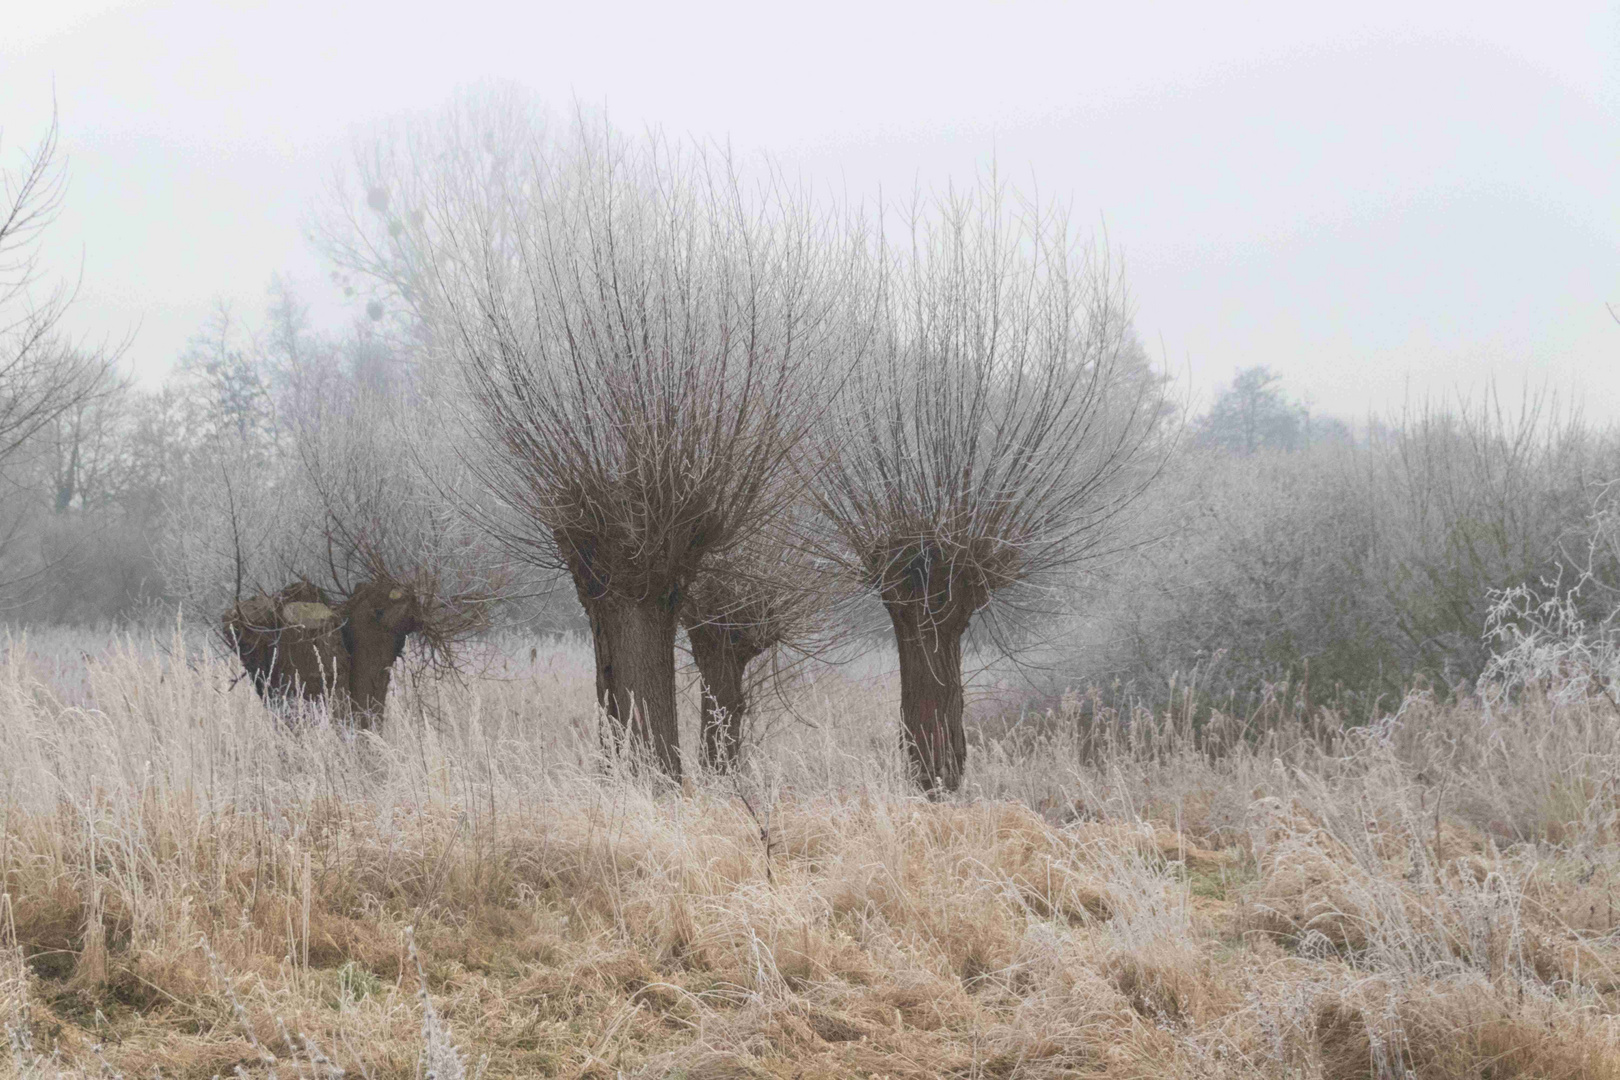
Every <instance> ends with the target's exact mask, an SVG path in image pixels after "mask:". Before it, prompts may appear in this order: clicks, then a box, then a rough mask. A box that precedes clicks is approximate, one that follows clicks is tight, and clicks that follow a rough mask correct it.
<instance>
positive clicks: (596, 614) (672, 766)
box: [579, 589, 681, 780]
mask: <svg viewBox="0 0 1620 1080" xmlns="http://www.w3.org/2000/svg"><path fill="white" fill-rule="evenodd" d="M579 592H580V602H581V603H582V604H584V606H585V613H586V614H587V615H588V616H589V617H590V620H591V643H592V645H593V646H595V652H596V700H597V701H598V702H599V703H600V704H601V706H602V709H603V711H605V712H606V713H607V716H608V725H609V729H610V730H611V733H612V738H613V741H614V743H615V744H622V742H623V739H624V735H625V732H627V731H628V732H629V735H630V746H631V747H632V749H635V750H641V751H645V752H647V753H649V754H650V755H651V757H652V760H653V762H654V763H655V764H657V766H658V767H659V768H660V769H662V770H663V771H664V772H665V773H667V774H668V775H669V776H671V777H673V778H674V779H677V780H679V779H680V776H681V735H680V728H679V726H678V725H677V723H676V715H675V604H674V602H673V598H672V597H655V598H653V599H650V600H630V599H627V598H625V597H621V596H618V595H617V594H615V593H612V592H604V593H600V594H599V595H595V596H591V595H589V594H588V593H587V592H586V590H584V589H580V590H579ZM616 748H617V745H616V746H615V749H616Z"/></svg>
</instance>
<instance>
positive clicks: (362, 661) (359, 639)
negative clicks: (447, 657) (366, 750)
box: [349, 633, 405, 731]
mask: <svg viewBox="0 0 1620 1080" xmlns="http://www.w3.org/2000/svg"><path fill="white" fill-rule="evenodd" d="M351 640H352V642H353V645H352V649H353V651H352V653H351V658H350V661H349V698H350V702H351V707H352V708H353V710H354V720H355V724H356V726H358V727H359V728H360V729H361V730H362V731H369V730H370V729H371V728H373V727H381V726H382V719H383V711H384V709H385V708H386V706H387V703H388V682H389V669H390V668H392V667H393V664H394V661H395V660H397V659H399V657H400V654H401V653H403V652H404V649H405V635H404V634H400V635H398V636H397V637H395V636H394V635H391V634H390V635H377V634H364V633H362V634H355V635H353V636H352V638H351Z"/></svg>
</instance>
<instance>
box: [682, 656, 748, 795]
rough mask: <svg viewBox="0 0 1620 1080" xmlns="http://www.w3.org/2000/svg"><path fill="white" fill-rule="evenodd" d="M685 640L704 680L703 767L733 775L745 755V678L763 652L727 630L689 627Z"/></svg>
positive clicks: (746, 702)
mask: <svg viewBox="0 0 1620 1080" xmlns="http://www.w3.org/2000/svg"><path fill="white" fill-rule="evenodd" d="M686 636H687V639H688V640H689V641H691V643H692V659H693V661H694V662H696V664H697V669H698V675H699V676H700V677H701V678H702V680H703V705H702V719H701V730H702V740H703V741H702V744H701V745H702V755H703V766H704V768H707V769H715V770H717V771H719V772H731V771H732V770H733V769H735V768H736V767H737V762H738V759H739V758H740V756H741V753H742V729H743V720H744V718H745V717H746V716H747V715H748V688H747V684H746V682H745V681H744V680H745V676H746V675H747V673H748V665H749V664H750V663H751V662H752V661H753V659H754V658H755V657H756V656H758V655H759V654H760V653H761V652H763V651H764V650H763V649H759V648H756V647H755V646H753V645H752V644H750V643H749V642H746V641H744V640H743V635H742V634H741V633H740V632H738V631H737V630H736V629H734V628H731V627H726V626H714V625H702V624H700V625H698V626H689V627H687V628H686Z"/></svg>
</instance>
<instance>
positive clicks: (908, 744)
mask: <svg viewBox="0 0 1620 1080" xmlns="http://www.w3.org/2000/svg"><path fill="white" fill-rule="evenodd" d="M885 606H887V607H888V609H889V618H890V619H891V620H892V621H893V622H894V640H895V644H896V646H897V647H898V648H899V652H900V723H901V726H902V732H901V740H902V742H903V743H904V745H905V748H906V757H907V759H908V763H909V766H910V770H911V777H912V780H913V781H915V782H916V784H917V786H918V787H920V788H922V790H923V791H925V792H927V793H929V794H931V795H932V794H936V793H938V792H940V791H955V790H956V789H957V788H958V787H959V786H961V783H962V773H963V770H964V769H965V768H966V767H967V735H966V733H965V732H964V731H963V729H962V635H963V634H964V633H965V632H966V631H967V619H965V618H962V619H936V618H933V617H931V616H930V614H929V612H928V609H927V607H926V606H924V605H922V604H915V603H890V604H887V605H885Z"/></svg>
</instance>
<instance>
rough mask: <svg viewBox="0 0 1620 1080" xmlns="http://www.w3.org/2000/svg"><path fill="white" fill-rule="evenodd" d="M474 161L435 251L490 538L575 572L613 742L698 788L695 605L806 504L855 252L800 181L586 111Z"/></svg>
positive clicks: (454, 188) (457, 173)
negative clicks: (714, 577) (766, 527)
mask: <svg viewBox="0 0 1620 1080" xmlns="http://www.w3.org/2000/svg"><path fill="white" fill-rule="evenodd" d="M473 150H474V152H475V154H474V155H462V156H461V157H458V158H455V159H453V160H454V161H456V162H457V164H456V167H454V168H446V169H444V170H442V171H441V174H440V180H441V185H440V187H439V189H438V192H437V194H436V198H435V199H434V200H433V201H432V202H431V204H430V207H429V209H428V211H427V213H426V215H425V219H426V220H425V223H424V234H425V240H424V241H422V242H420V243H419V247H420V248H421V249H424V250H427V249H431V250H432V252H433V258H432V259H431V261H430V266H431V273H432V280H433V283H434V290H435V291H434V296H433V301H432V303H431V305H428V307H427V310H428V311H429V313H430V318H431V319H432V320H433V321H434V323H435V327H434V330H433V333H432V337H433V340H435V341H436V342H438V343H440V344H441V345H442V346H443V347H444V348H445V349H446V350H447V351H448V353H449V354H450V356H451V357H452V358H453V359H454V361H455V362H456V364H457V366H458V368H459V370H460V371H461V372H462V373H463V376H464V378H465V380H466V385H467V388H468V398H467V400H468V402H469V403H470V407H469V410H468V421H469V423H470V425H471V428H472V430H473V432H474V433H475V436H476V439H475V443H476V445H478V446H480V447H482V448H483V449H484V450H485V451H487V452H485V453H482V454H480V455H478V456H476V457H473V458H470V461H471V462H472V464H473V467H474V469H475V471H476V473H477V475H478V476H479V477H480V479H481V480H482V481H483V483H484V485H485V488H486V490H488V491H489V492H491V493H493V495H494V496H495V497H496V498H498V499H499V500H500V501H501V503H502V507H501V512H499V513H491V514H488V515H486V521H485V523H486V525H487V526H488V527H489V528H490V529H491V531H492V532H493V534H494V535H496V536H497V537H499V539H500V541H501V543H502V544H503V545H504V546H505V548H506V549H507V550H508V551H509V552H511V553H512V554H513V555H515V556H517V557H518V558H520V559H522V560H525V561H527V562H530V563H533V564H537V565H543V566H550V567H554V568H557V569H560V570H563V571H566V572H567V573H568V575H569V576H570V578H571V579H572V581H573V584H574V588H575V592H576V594H577V596H578V598H579V601H580V603H581V605H582V606H583V607H584V609H585V611H586V613H587V615H588V617H589V620H590V625H591V635H592V640H593V644H594V647H595V653H596V689H597V693H598V696H599V700H600V702H601V703H602V706H603V708H604V709H605V711H606V713H607V716H608V717H609V720H610V725H609V727H610V729H611V731H612V732H613V735H614V738H615V739H618V738H619V737H621V736H622V734H623V733H624V732H625V731H628V732H629V733H630V737H631V740H632V743H633V745H634V746H635V747H637V748H639V749H641V750H643V751H645V752H648V753H650V754H651V756H652V758H653V759H654V760H655V761H656V763H657V764H658V766H659V767H660V768H662V769H663V770H664V771H665V772H667V773H669V774H670V775H675V776H678V775H679V774H680V770H681V758H680V747H679V733H678V728H677V725H676V714H675V662H674V648H675V633H676V625H677V617H678V612H679V610H680V606H681V604H682V601H683V597H684V594H685V592H686V590H687V588H688V587H689V585H690V584H691V582H692V580H693V578H694V577H695V576H696V575H697V574H698V572H699V571H700V570H701V569H702V568H703V567H704V565H705V564H707V563H709V562H711V561H713V560H716V559H720V558H723V557H724V556H725V555H726V554H727V553H728V552H730V551H731V550H732V549H734V548H735V547H736V546H737V545H738V544H739V543H741V542H742V541H743V540H745V539H746V538H747V537H748V536H749V535H750V534H751V533H753V532H754V531H756V530H757V529H758V528H759V526H760V524H761V523H762V522H766V521H770V520H773V519H775V518H777V517H779V516H781V515H782V514H783V513H784V512H785V511H786V509H787V506H788V505H789V504H790V503H791V502H792V501H793V499H794V498H795V497H796V494H795V493H796V490H797V489H796V486H795V485H794V484H793V483H791V482H790V481H791V479H792V477H793V475H794V468H793V460H792V458H793V454H794V452H795V450H796V449H797V448H798V447H799V446H800V444H801V442H802V441H803V440H804V438H805V436H806V434H807V432H808V431H809V430H810V428H811V425H812V423H813V421H814V419H815V418H816V416H817V413H818V411H819V409H820V408H821V406H822V403H823V402H824V401H825V400H826V399H827V393H826V390H827V385H826V384H827V380H829V379H830V378H832V377H833V375H832V373H833V372H834V371H835V370H836V369H837V367H838V366H839V364H840V363H842V362H845V361H847V359H848V350H847V348H846V344H847V338H848V324H847V323H846V321H845V320H842V319H840V318H838V317H837V316H838V315H839V305H840V303H841V301H842V298H843V296H844V289H845V286H846V284H847V282H848V280H849V274H848V272H847V270H846V268H845V267H844V266H842V265H841V264H840V263H839V260H838V258H837V256H836V255H835V254H834V251H835V250H840V251H844V252H846V253H848V252H850V251H852V250H853V248H852V247H850V246H849V245H843V246H842V247H835V246H836V245H838V244H839V243H840V241H841V239H842V234H841V233H829V232H828V231H827V229H826V228H825V227H824V223H823V222H822V220H820V219H818V218H817V217H816V216H815V214H814V212H813V211H812V209H811V208H810V207H809V205H808V203H807V202H806V201H805V200H804V198H803V197H802V196H801V195H800V194H799V193H797V192H796V191H794V190H793V189H791V188H790V187H789V186H788V185H786V184H785V183H784V182H783V181H782V180H781V178H780V177H778V176H775V175H774V174H772V175H767V176H766V177H765V178H764V179H763V180H762V181H761V182H759V183H758V184H756V185H749V184H745V183H744V181H743V180H742V179H741V178H740V176H739V175H738V173H737V171H736V169H735V166H734V163H733V161H732V160H731V159H730V158H729V156H728V155H725V154H723V153H718V152H712V151H706V150H704V149H701V148H697V147H691V146H683V145H678V144H674V143H672V142H670V141H669V140H666V139H664V138H661V137H658V136H649V137H647V138H645V139H644V140H639V141H633V140H629V139H626V138H624V137H622V136H620V135H618V134H616V133H615V132H613V131H612V130H611V129H608V128H607V127H606V126H605V125H604V126H603V127H602V128H601V129H594V128H592V127H591V126H590V125H589V124H587V122H586V121H585V120H584V119H583V118H580V119H578V120H577V121H576V122H575V124H574V126H573V130H572V131H571V132H570V133H569V134H568V135H567V137H566V138H563V139H560V140H557V141H554V142H550V143H546V144H544V145H532V144H531V145H529V146H518V147H494V148H488V147H485V148H473ZM479 153H481V154H482V155H483V156H482V157H477V156H475V155H476V154H479Z"/></svg>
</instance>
